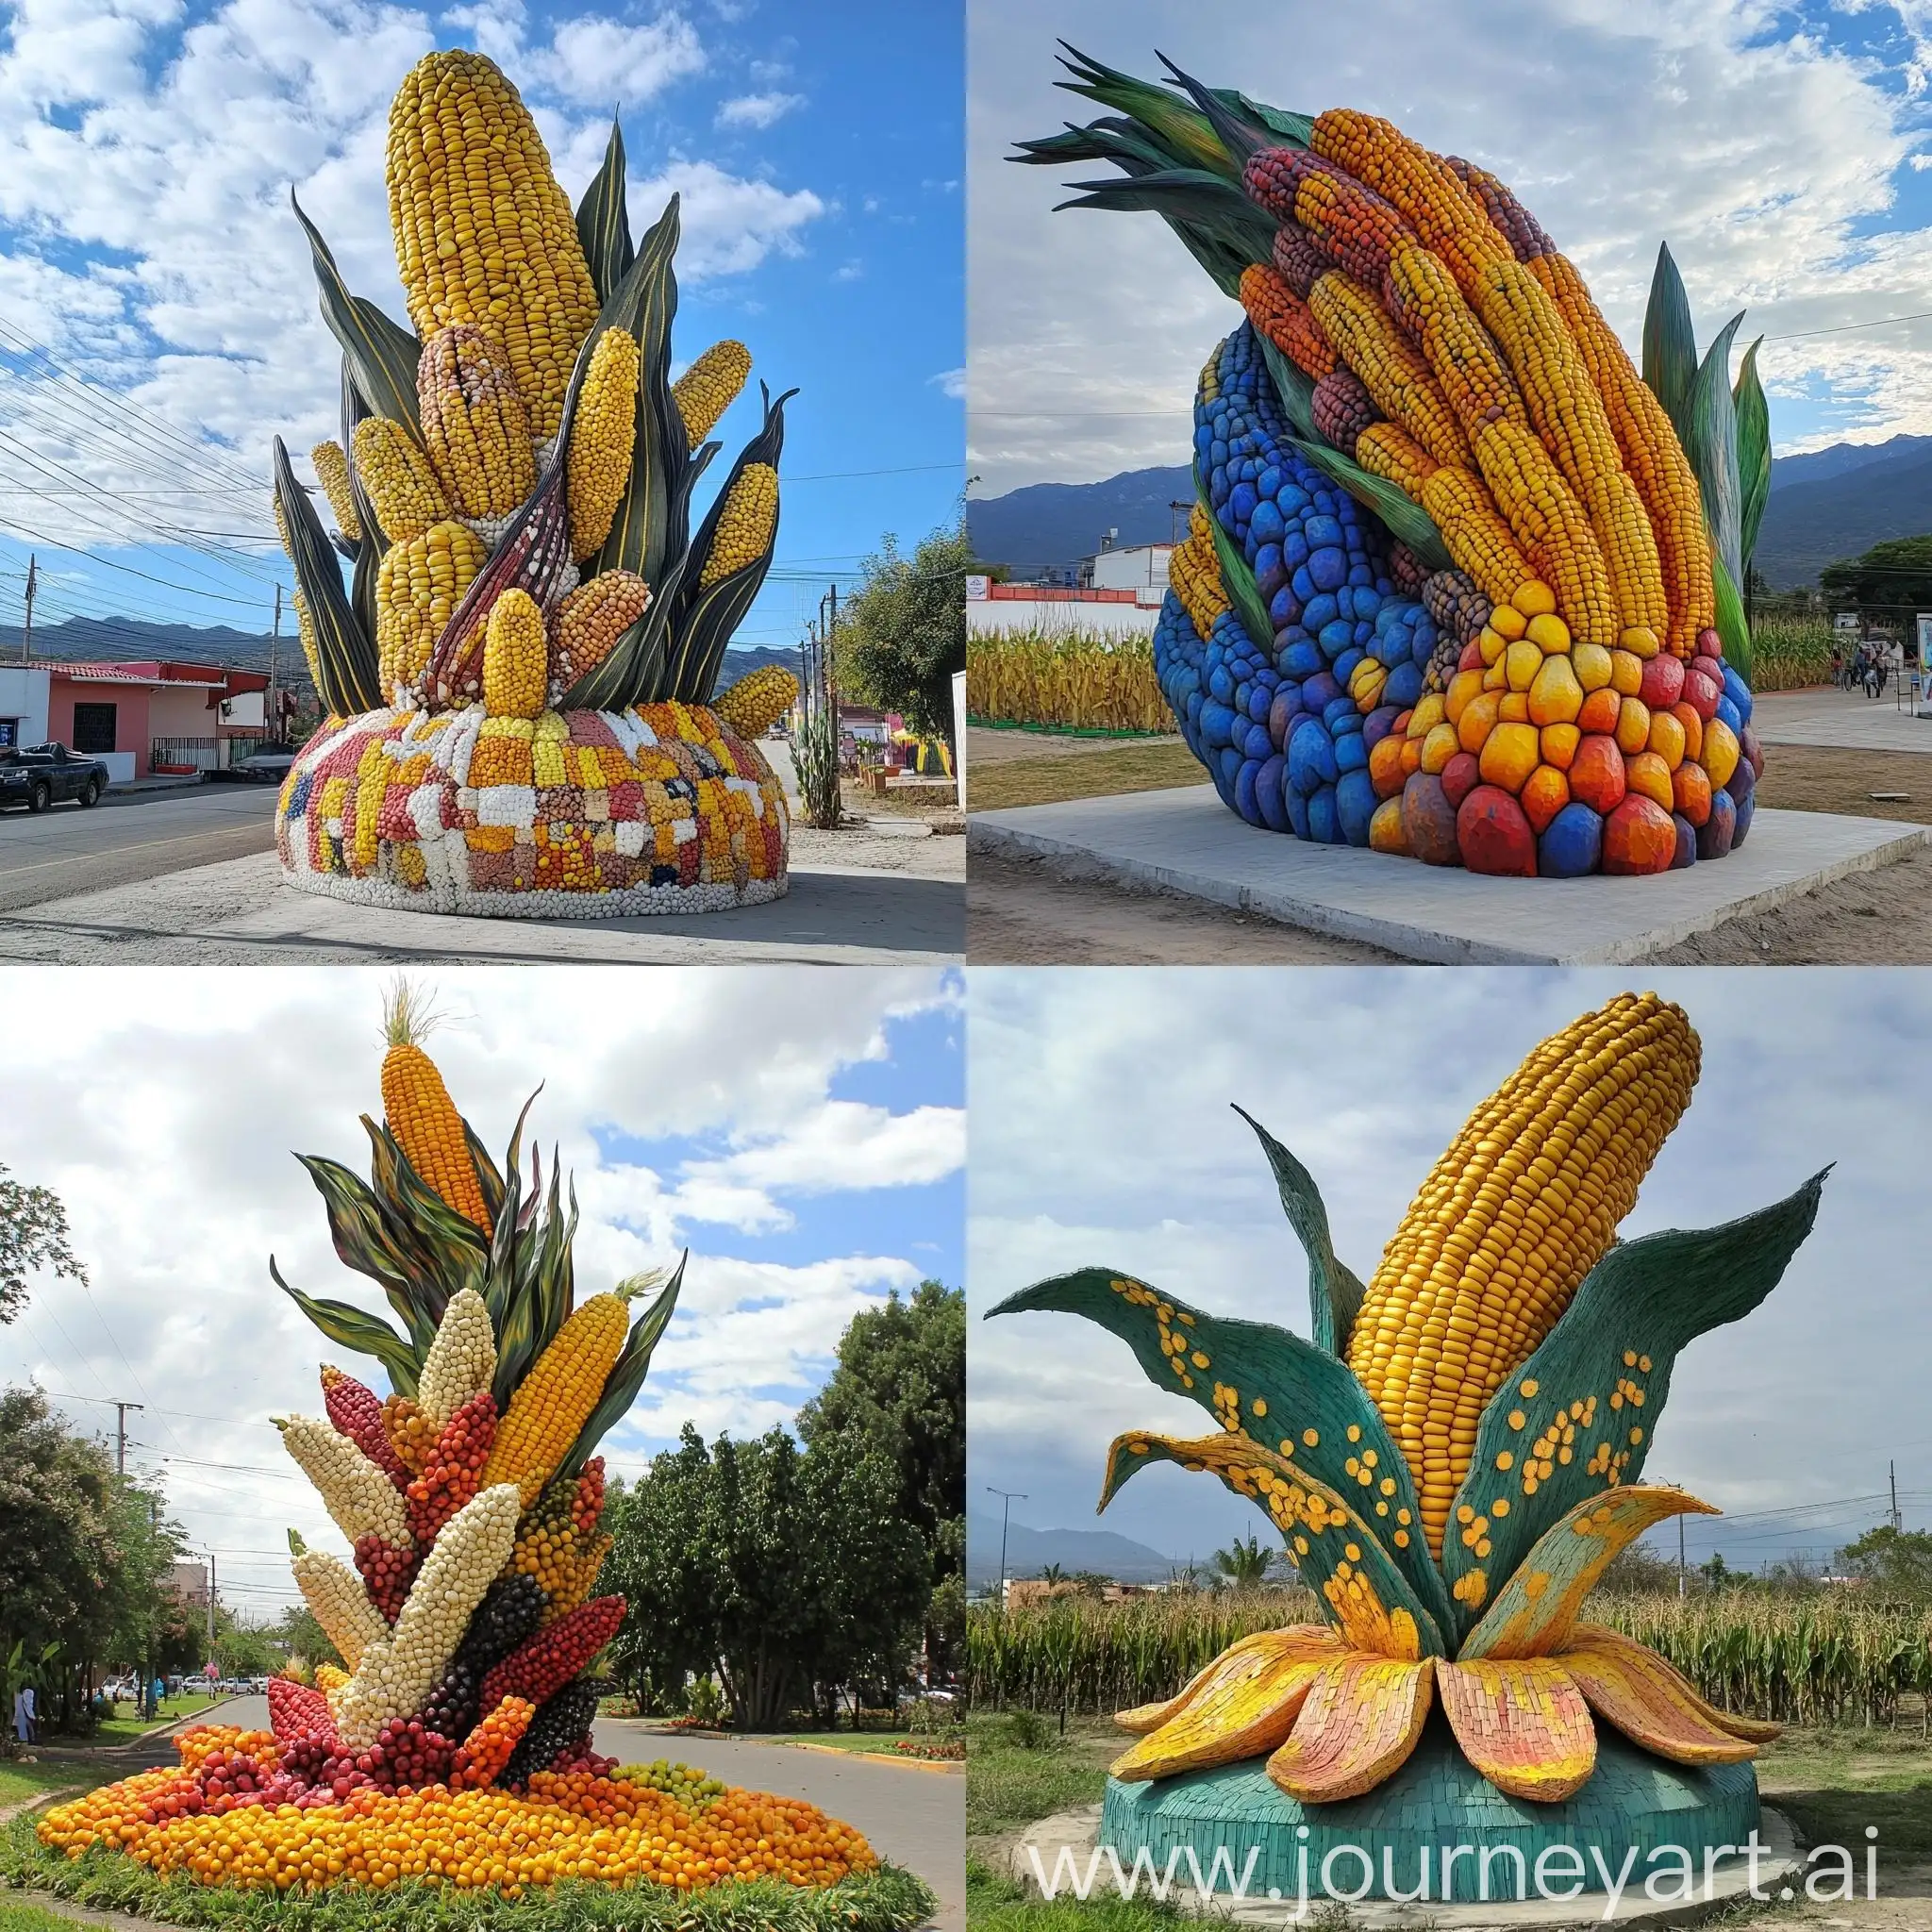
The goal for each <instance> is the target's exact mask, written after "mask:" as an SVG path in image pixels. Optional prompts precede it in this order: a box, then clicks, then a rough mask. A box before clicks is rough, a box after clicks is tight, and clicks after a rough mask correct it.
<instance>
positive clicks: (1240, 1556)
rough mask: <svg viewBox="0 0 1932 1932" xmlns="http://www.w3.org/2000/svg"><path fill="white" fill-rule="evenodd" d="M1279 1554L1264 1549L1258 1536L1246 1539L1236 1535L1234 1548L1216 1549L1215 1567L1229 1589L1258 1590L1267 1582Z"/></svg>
mask: <svg viewBox="0 0 1932 1932" xmlns="http://www.w3.org/2000/svg"><path fill="white" fill-rule="evenodd" d="M1278 1554H1279V1553H1278V1552H1277V1551H1274V1550H1264V1549H1263V1548H1262V1547H1261V1539H1260V1538H1259V1537H1258V1536H1251V1537H1249V1538H1247V1540H1246V1541H1242V1539H1241V1538H1240V1537H1236V1538H1235V1540H1234V1547H1233V1548H1232V1549H1228V1550H1216V1551H1215V1553H1214V1567H1215V1568H1216V1569H1217V1570H1218V1571H1220V1573H1221V1574H1222V1576H1223V1577H1224V1579H1225V1581H1226V1586H1227V1588H1228V1589H1229V1590H1258V1589H1259V1588H1260V1587H1261V1585H1262V1584H1264V1583H1265V1582H1267V1580H1268V1573H1269V1571H1270V1570H1272V1569H1273V1568H1274V1558H1275V1557H1276V1556H1277V1555H1278Z"/></svg>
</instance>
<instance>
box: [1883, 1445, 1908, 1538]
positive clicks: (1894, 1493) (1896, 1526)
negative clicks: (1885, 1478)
mask: <svg viewBox="0 0 1932 1932" xmlns="http://www.w3.org/2000/svg"><path fill="white" fill-rule="evenodd" d="M1885 1466H1886V1468H1887V1469H1888V1470H1889V1471H1890V1473H1891V1530H1892V1534H1893V1535H1894V1536H1896V1535H1897V1534H1898V1532H1899V1531H1900V1530H1902V1529H1903V1528H1904V1527H1905V1526H1906V1525H1905V1520H1904V1518H1902V1517H1901V1516H1900V1515H1899V1513H1898V1464H1897V1463H1896V1462H1888V1463H1887V1464H1886V1465H1885Z"/></svg>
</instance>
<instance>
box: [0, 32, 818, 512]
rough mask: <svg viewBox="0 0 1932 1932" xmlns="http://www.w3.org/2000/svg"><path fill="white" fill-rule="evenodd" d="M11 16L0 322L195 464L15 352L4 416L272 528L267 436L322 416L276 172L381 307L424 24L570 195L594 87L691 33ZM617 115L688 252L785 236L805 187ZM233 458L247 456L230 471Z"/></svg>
mask: <svg viewBox="0 0 1932 1932" xmlns="http://www.w3.org/2000/svg"><path fill="white" fill-rule="evenodd" d="M10 28H11V31H10V35H9V36H8V37H7V38H5V39H0V224H5V225H7V226H8V229H9V230H10V231H11V232H10V234H9V235H8V238H7V240H6V242H5V253H4V254H0V323H5V324H6V325H8V327H9V328H10V329H11V330H13V331H16V332H18V333H19V334H20V335H24V336H25V337H26V338H27V339H29V340H31V341H35V342H39V343H42V344H44V345H45V346H46V347H47V348H48V349H49V350H51V351H52V353H53V355H54V356H55V357H56V358H58V361H59V362H60V363H61V364H62V365H63V366H65V367H67V368H69V369H71V370H73V371H75V373H77V374H80V375H84V376H86V377H88V378H90V379H92V380H95V381H97V382H100V383H102V384H104V385H106V386H108V388H110V389H112V390H115V391H120V392H122V393H125V395H126V396H127V397H128V398H129V399H130V400H132V401H133V402H135V403H137V404H139V405H141V406H142V408H146V409H149V410H152V411H155V412H158V414H159V415H160V416H161V417H162V418H163V419H164V420H165V421H166V422H167V423H168V424H170V425H173V426H174V428H175V429H176V430H178V431H179V432H180V433H182V434H184V435H185V436H186V437H187V438H188V439H189V440H190V441H193V442H196V443H199V444H201V445H203V446H204V448H205V449H206V450H207V451H208V455H207V456H206V457H205V458H204V459H203V460H202V461H201V462H199V463H196V462H193V461H192V459H190V460H189V461H188V463H187V464H186V469H187V471H188V472H190V474H186V475H182V474H174V473H172V472H171V473H170V474H165V475H157V474H156V471H157V469H162V470H168V469H169V468H170V465H169V464H168V463H158V460H157V458H155V457H154V456H153V455H152V454H151V453H149V452H144V451H142V450H141V449H140V448H138V447H136V446H134V445H133V444H131V443H130V442H129V441H128V439H127V438H125V437H111V436H104V435H100V434H99V433H98V432H96V434H95V435H94V436H92V438H90V437H87V436H83V435H81V434H80V433H79V431H78V427H77V425H76V424H75V421H74V420H73V419H72V418H71V416H63V414H62V412H61V411H60V410H59V409H58V407H57V404H56V401H55V399H54V391H51V390H47V389H44V388H40V389H36V388H35V387H33V386H30V385H26V384H24V383H21V382H19V381H17V380H11V379H9V380H8V382H7V383H6V385H5V386H4V388H0V426H4V427H5V428H6V429H7V431H8V434H9V436H11V437H12V438H13V439H14V440H15V441H17V442H21V443H25V445H27V446H28V447H29V448H30V449H31V450H32V451H33V452H34V453H35V455H36V456H38V457H39V458H42V460H44V461H53V462H60V463H64V464H68V465H71V466H72V467H74V468H76V469H78V470H80V471H81V472H82V473H83V475H86V476H87V477H88V478H90V479H91V480H92V481H93V482H94V483H96V484H99V485H102V486H105V487H106V488H108V489H110V490H113V491H124V492H130V493H132V492H137V491H152V490H154V489H156V488H157V487H158V486H166V485H175V486H178V485H181V484H184V483H185V484H191V485H193V486H196V487H198V488H205V489H207V490H208V491H218V492H221V493H219V494H214V495H208V496H205V497H203V498H199V499H193V498H190V499H184V500H185V501H188V502H191V503H194V502H198V503H199V504H200V506H201V508H202V510H203V511H204V512H205V513H204V514H198V515H191V514H188V513H186V512H182V513H181V521H182V523H184V524H185V525H197V524H199V525H207V526H210V527H215V528H219V529H223V530H228V531H235V530H255V531H258V532H260V533H262V536H263V538H264V539H265V540H267V541H270V542H272V541H273V540H272V536H271V535H270V533H271V530H272V525H271V524H270V522H269V519H268V515H267V507H266V501H265V480H260V479H265V478H266V475H267V472H268V459H269V444H270V440H271V439H272V438H273V437H274V436H275V435H280V436H282V437H283V438H284V439H285V440H286V441H287V442H288V443H289V446H290V447H291V450H296V451H302V450H306V449H307V448H308V447H309V445H310V444H312V443H314V442H315V441H319V440H320V439H321V438H323V437H325V436H328V435H332V434H333V433H334V432H335V429H336V417H337V371H338V367H339V362H340V354H339V351H338V350H337V348H336V345H335V343H334V341H333V340H332V339H331V338H330V337H329V335H328V334H327V331H326V330H325V327H324V325H323V324H322V321H321V319H320V316H319V314H318V312H317V305H316V289H315V279H314V275H313V271H312V269H311V266H310V262H309V257H308V246H307V244H306V242H304V240H303V237H302V234H301V230H300V228H299V227H298V225H296V223H295V221H294V220H293V217H292V215H291V211H290V208H289V192H290V189H291V186H292V187H293V189H294V190H295V192H296V193H297V194H299V196H300V198H301V202H302V206H303V208H305V209H306V210H307V211H308V214H309V216H310V218H311V219H312V220H313V221H314V222H315V223H316V225H317V226H318V227H319V228H320V229H321V231H322V233H323V234H324V236H325V238H326V240H327V242H328V243H329V244H330V246H331V248H332V249H333V250H334V252H335V255H336V258H337V261H338V263H339V265H340V267H341V272H342V275H343V276H344V278H345V280H346V281H347V282H348V284H349V286H350V287H351V288H352V289H353V290H354V291H356V292H357V293H358V294H360V295H365V296H367V297H369V298H370V299H372V300H374V301H375V302H376V303H378V304H379V305H380V306H381V307H382V308H384V309H386V310H387V311H388V312H389V313H390V314H391V315H392V316H394V317H397V318H398V319H401V318H402V317H403V316H404V315H405V313H406V311H405V308H404V304H403V299H402V290H401V286H400V283H399V281H398V278H397V275H396V269H395V258H394V254H393V249H392V244H391V237H390V234H389V223H388V207H387V197H386V194H385V191H384V188H383V155H384V148H385V143H386V127H387V117H388V109H389V103H390V98H391V94H392V92H394V89H395V86H396V83H397V82H398V81H399V80H400V79H401V77H402V75H404V74H405V73H406V72H407V71H408V68H409V67H410V66H411V65H412V64H413V63H414V62H415V61H416V60H417V59H418V58H420V57H421V56H422V55H423V54H424V53H425V52H427V51H428V50H429V48H430V47H431V46H433V45H435V44H437V43H438V42H439V40H440V39H447V38H448V37H449V36H450V35H451V33H452V31H454V34H455V35H456V37H458V39H460V40H461V41H462V42H464V43H466V44H471V45H476V46H480V47H481V48H482V49H483V51H485V52H487V53H490V54H491V56H492V57H494V58H498V59H499V60H501V61H502V62H503V63H504V65H505V66H506V69H507V71H508V73H509V74H510V76H511V78H512V79H514V80H515V81H516V82H517V83H518V84H519V86H520V87H521V88H522V90H523V91H524V92H525V95H526V97H527V99H528V102H529V105H530V107H531V109H532V111H533V113H535V115H536V116H537V119H538V123H539V125H540V127H541V130H542V132H543V134H544V138H545V141H546V143H547V144H548V145H549V147H550V150H551V154H552V157H553V159H554V162H555V165H556V167H557V171H558V179H559V180H560V181H561V182H562V184H563V186H564V189H565V191H566V192H567V193H569V194H570V196H571V197H572V199H573V201H575V199H576V197H577V196H579V195H580V194H581V193H582V192H583V190H584V188H585V187H586V186H587V185H588V183H589V181H590V178H591V174H592V173H593V172H594V170H595V169H596V167H597V165H598V164H599V162H600V161H601V159H602V158H603V152H604V145H605V141H606V138H607V135H608V127H609V115H610V111H611V109H612V108H614V107H619V106H622V107H623V108H625V110H626V111H631V112H634V110H636V109H637V108H639V107H640V106H641V105H642V104H644V103H646V102H648V101H652V100H655V99H657V98H658V97H659V96H661V95H662V94H663V93H665V92H667V91H668V90H669V89H671V88H672V87H673V86H674V85H675V84H676V83H677V82H679V81H681V80H684V79H686V78H688V77H690V76H691V75H695V74H697V73H699V72H701V71H703V69H704V67H705V64H706V59H707V55H706V50H705V46H704V43H703V41H702V38H701V36H700V34H699V32H698V29H697V28H696V27H695V26H694V25H692V24H691V21H690V20H689V19H688V18H686V16H685V14H684V13H683V12H680V11H678V10H676V9H668V10H665V11H662V12H659V13H658V14H656V15H655V16H654V17H652V18H650V19H648V20H645V21H641V22H639V21H628V20H624V19H621V18H618V17H616V15H615V14H614V12H608V11H606V10H603V9H577V8H573V9H572V10H570V11H569V12H567V13H566V14H565V16H564V17H562V18H560V19H558V18H556V17H554V16H550V17H546V18H544V19H543V20H542V22H541V25H540V24H539V23H538V22H537V21H536V20H535V19H533V18H532V17H530V16H529V15H527V14H526V13H525V9H524V8H523V7H522V5H521V4H508V5H503V6H490V7H482V6H475V7H467V8H457V9H455V10H453V11H448V12H444V11H441V10H431V9H429V8H426V7H424V8H413V7H409V6H404V5H397V4H392V0H218V4H217V5H216V7H215V8H214V9H213V10H212V11H211V12H209V13H208V14H207V15H206V16H204V17H197V18H195V19H193V20H192V21H185V20H184V17H183V12H182V9H181V8H179V7H178V5H177V4H175V0H26V4H25V5H23V6H21V7H19V8H15V9H14V11H13V15H12V19H11V22H10ZM629 131H630V134H631V138H632V156H633V159H634V160H635V161H637V162H638V163H640V164H641V167H642V169H643V170H644V173H643V175H641V177H640V179H639V180H637V181H636V182H634V183H633V196H634V198H633V202H632V206H633V208H634V209H635V210H637V211H638V213H639V215H640V216H641V217H642V216H644V215H645V211H646V210H648V212H649V214H651V215H655V213H656V206H657V205H660V204H661V201H662V199H663V195H664V193H666V192H668V191H669V189H670V188H671V187H674V186H676V187H681V188H683V189H684V190H685V191H686V195H687V202H686V231H687V235H688V237H689V240H688V242H687V244H686V253H685V255H684V256H683V257H682V258H681V259H680V264H679V266H680V270H681V272H682V273H683V274H684V275H686V277H687V278H688V279H693V280H695V279H702V278H704V277H707V276H711V277H716V276H721V275H740V274H743V273H746V272H748V271H750V270H752V269H754V268H756V267H757V266H758V263H759V262H761V261H762V260H764V259H765V258H767V257H768V256H769V255H771V254H773V253H790V252H795V251H797V250H798V249H799V248H800V247H801V245H802V237H803V235H804V233H805V231H806V230H807V229H808V227H809V225H811V223H813V222H814V221H816V220H818V219H819V218H820V217H821V216H822V215H824V213H825V212H826V204H825V203H824V201H822V200H821V199H820V197H819V196H818V195H816V194H814V193H813V192H810V191H809V190H808V189H790V190H788V189H785V188H782V187H779V186H777V185H775V184H774V183H773V182H771V181H769V180H763V179H746V178H743V177H741V176H740V175H736V174H734V173H732V172H730V171H729V170H727V169H725V168H724V167H722V166H721V165H719V164H718V163H717V162H715V161H712V160H709V159H708V158H704V157H703V156H701V155H693V156H684V157H680V158H677V159H675V161H673V162H671V163H669V164H667V165H665V166H663V167H662V168H661V169H660V171H659V172H658V173H657V174H656V175H652V174H651V173H650V169H651V167H652V165H653V157H651V156H650V154H649V153H648V151H646V150H644V149H643V148H642V145H641V141H640V139H639V136H640V133H641V128H640V127H639V125H637V124H636V123H635V122H634V123H633V125H632V126H631V128H630V130H629ZM653 196H655V197H656V204H654V203H653V199H652V198H653ZM640 225H641V223H640ZM224 459H225V460H224ZM173 467H174V470H179V469H180V468H181V467H182V466H181V465H180V464H179V463H175V464H174V466H173ZM217 471H219V472H220V474H216V472H217ZM237 471H239V472H241V473H244V474H245V476H246V477H247V478H250V479H258V480H251V481H249V482H247V483H246V484H245V486H244V482H243V475H238V474H236V473H237ZM12 480H14V481H16V482H17V481H19V480H21V479H20V477H19V476H15V477H14V478H13V479H12ZM28 480H31V481H33V482H35V483H43V482H44V481H45V480H46V478H45V476H44V475H40V474H36V475H32V476H31V477H29V478H28ZM138 500H144V499H138ZM75 528H76V529H78V530H80V531H82V532H83V533H84V535H83V536H82V538H81V539H79V540H78V541H90V540H98V539H100V538H102V537H104V536H105V537H108V538H110V539H118V540H126V539H128V538H130V537H140V536H147V535H151V532H150V531H148V530H145V529H142V528H141V527H140V526H139V525H133V524H130V523H128V522H127V521H126V520H125V518H124V516H123V514H122V513H121V512H119V511H116V510H113V509H111V508H105V507H103V506H100V505H98V504H96V505H93V506H92V507H82V508H79V509H78V510H77V512H76V521H75Z"/></svg>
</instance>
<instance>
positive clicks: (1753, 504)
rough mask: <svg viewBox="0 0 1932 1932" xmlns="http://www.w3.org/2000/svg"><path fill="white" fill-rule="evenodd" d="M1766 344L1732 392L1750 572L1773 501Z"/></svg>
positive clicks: (1749, 353)
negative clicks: (1760, 372)
mask: <svg viewBox="0 0 1932 1932" xmlns="http://www.w3.org/2000/svg"><path fill="white" fill-rule="evenodd" d="M1763 341H1764V338H1763V337H1762V336H1759V337H1758V338H1757V341H1755V342H1753V343H1752V344H1751V346H1750V347H1749V348H1748V349H1746V350H1745V351H1744V359H1743V361H1742V362H1741V363H1740V364H1739V366H1738V381H1737V385H1736V387H1735V388H1734V389H1733V390H1732V391H1731V403H1732V407H1733V408H1734V410H1735V411H1736V414H1737V419H1738V479H1739V481H1740V484H1741V485H1742V486H1743V501H1742V505H1741V507H1740V512H1739V535H1738V550H1739V555H1740V558H1741V559H1742V561H1743V566H1744V569H1745V570H1746V571H1747V572H1748V571H1749V570H1750V568H1751V553H1752V552H1753V551H1754V550H1756V549H1757V526H1758V525H1760V524H1761V523H1763V521H1764V506H1765V504H1766V503H1767V502H1768V501H1769V500H1770V497H1771V405H1770V404H1769V403H1768V402H1767V401H1766V400H1765V396H1764V385H1763V384H1762V383H1761V382H1760V381H1758V379H1757V351H1758V349H1759V347H1760V346H1761V345H1762V343H1763Z"/></svg>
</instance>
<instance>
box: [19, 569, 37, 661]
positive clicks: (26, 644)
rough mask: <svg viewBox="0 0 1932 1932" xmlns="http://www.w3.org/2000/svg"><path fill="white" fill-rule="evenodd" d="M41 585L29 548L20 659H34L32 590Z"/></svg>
mask: <svg viewBox="0 0 1932 1932" xmlns="http://www.w3.org/2000/svg"><path fill="white" fill-rule="evenodd" d="M40 587H41V577H40V570H39V559H38V558H36V557H35V556H34V554H33V552H32V551H31V550H29V551H28V552H27V556H26V623H25V625H23V626H22V627H21V633H20V661H21V662H22V663H23V664H31V663H32V662H33V661H34V592H35V591H38V590H39V589H40Z"/></svg>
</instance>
